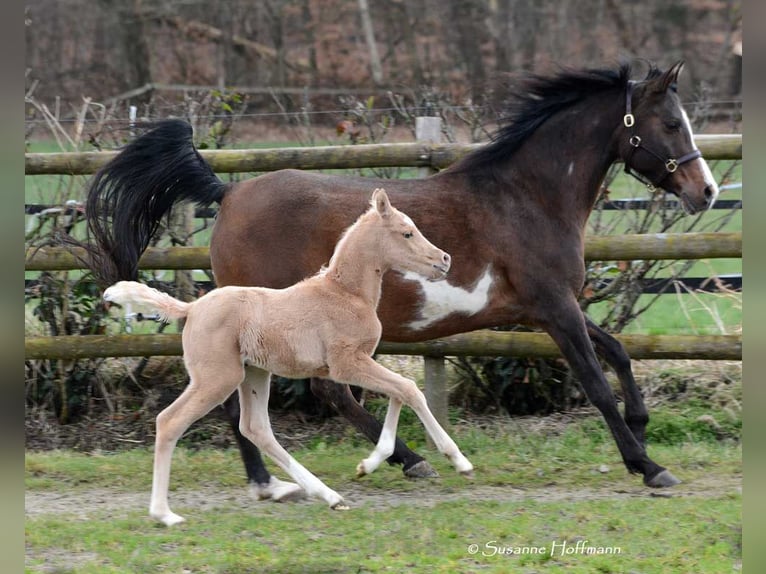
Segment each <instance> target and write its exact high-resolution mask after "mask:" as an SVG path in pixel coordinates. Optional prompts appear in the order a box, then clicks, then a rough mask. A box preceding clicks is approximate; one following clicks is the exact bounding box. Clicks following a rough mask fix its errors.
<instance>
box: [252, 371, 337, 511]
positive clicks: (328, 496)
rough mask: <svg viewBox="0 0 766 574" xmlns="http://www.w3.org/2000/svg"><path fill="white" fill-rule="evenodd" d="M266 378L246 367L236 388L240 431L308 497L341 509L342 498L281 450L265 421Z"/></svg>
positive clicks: (267, 378) (266, 409) (267, 388)
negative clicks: (242, 379) (240, 382)
mask: <svg viewBox="0 0 766 574" xmlns="http://www.w3.org/2000/svg"><path fill="white" fill-rule="evenodd" d="M269 379H270V374H269V373H268V372H267V371H263V370H261V369H258V368H255V367H247V368H246V373H245V380H244V381H243V382H242V384H241V385H240V386H239V406H240V410H241V413H240V430H241V431H242V434H243V435H245V436H246V437H247V438H249V439H250V440H252V441H253V443H254V444H255V445H256V446H257V447H258V448H260V449H261V450H262V451H263V452H265V453H266V454H267V455H269V456H270V457H271V458H272V459H273V460H274V462H276V463H277V465H279V467H280V468H281V469H282V470H284V471H285V472H286V473H287V474H289V475H290V476H291V477H292V478H293V480H295V482H297V483H298V484H299V485H300V486H301V487H303V489H304V490H305V491H306V494H308V495H309V496H317V497H319V498H322V499H324V500H325V502H327V504H329V505H330V508H333V509H345V508H346V506H345V505H344V503H343V498H342V497H341V496H340V495H339V494H338V493H337V492H335V491H334V490H331V489H330V488H328V487H327V486H326V485H325V484H324V483H323V482H322V481H321V480H319V479H318V478H317V477H316V476H314V475H313V474H311V472H309V471H308V470H307V469H306V468H305V467H304V466H303V465H301V464H300V463H299V462H298V461H297V460H295V459H294V458H293V457H292V456H290V454H289V453H288V452H287V451H286V450H285V449H284V448H282V446H281V445H280V444H279V443H278V442H277V439H276V438H275V437H274V433H273V432H272V430H271V423H270V422H269V411H268V408H269V392H270V389H269Z"/></svg>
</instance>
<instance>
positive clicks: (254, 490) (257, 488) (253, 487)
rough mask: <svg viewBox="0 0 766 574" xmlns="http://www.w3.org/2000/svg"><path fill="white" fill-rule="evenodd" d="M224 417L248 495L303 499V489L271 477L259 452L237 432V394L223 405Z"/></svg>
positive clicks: (238, 410)
mask: <svg viewBox="0 0 766 574" xmlns="http://www.w3.org/2000/svg"><path fill="white" fill-rule="evenodd" d="M223 406H224V409H225V411H226V416H227V417H228V418H229V425H230V426H231V430H232V432H234V437H235V438H236V439H237V445H238V446H239V454H240V456H241V457H242V462H243V463H244V465H245V472H246V473H247V479H248V483H249V486H250V495H251V496H252V497H253V498H256V499H258V500H265V499H268V498H270V499H271V500H274V501H275V502H285V501H288V500H298V499H300V498H304V497H305V496H306V493H305V492H303V489H302V488H301V487H300V486H298V485H297V484H295V483H293V482H285V481H284V480H279V479H278V478H277V477H276V476H272V475H271V474H270V473H269V471H268V470H266V465H265V464H264V463H263V458H262V457H261V452H260V451H259V450H258V447H256V446H255V445H254V444H253V443H252V442H251V441H250V440H249V439H248V438H246V437H245V436H244V435H243V434H242V432H240V430H239V418H240V409H239V393H232V395H231V396H230V397H229V398H228V399H226V402H225V403H224V405H223Z"/></svg>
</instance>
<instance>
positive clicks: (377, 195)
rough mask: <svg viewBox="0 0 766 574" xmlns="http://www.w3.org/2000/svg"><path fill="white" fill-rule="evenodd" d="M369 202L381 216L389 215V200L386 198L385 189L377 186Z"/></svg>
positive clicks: (390, 208)
mask: <svg viewBox="0 0 766 574" xmlns="http://www.w3.org/2000/svg"><path fill="white" fill-rule="evenodd" d="M371 203H372V204H373V205H374V206H375V211H377V212H378V214H380V216H381V217H388V216H389V215H391V210H392V207H391V202H390V201H389V200H388V195H386V190H385V189H383V188H382V187H379V188H377V189H376V190H375V191H373V192H372V201H371Z"/></svg>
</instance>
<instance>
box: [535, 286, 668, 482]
mask: <svg viewBox="0 0 766 574" xmlns="http://www.w3.org/2000/svg"><path fill="white" fill-rule="evenodd" d="M548 311H549V315H548V316H549V318H550V321H549V323H548V324H547V325H544V328H545V329H546V331H548V333H549V334H550V336H551V337H552V338H553V340H554V341H555V342H556V344H557V345H558V346H559V348H560V349H561V352H562V353H563V355H564V358H565V359H566V360H567V362H568V363H569V366H570V367H571V369H572V370H573V371H574V373H575V375H576V376H577V377H578V378H579V380H580V383H581V384H582V386H583V389H584V390H585V394H586V395H587V397H588V400H590V402H591V403H592V404H593V405H594V406H595V407H596V408H597V409H598V410H599V411H600V412H601V414H602V415H603V417H604V420H605V421H606V423H607V425H608V426H609V430H610V431H611V433H612V436H613V437H614V439H615V442H616V443H617V448H618V449H619V450H620V454H621V455H622V460H623V462H624V463H625V466H626V467H627V469H628V470H629V471H630V472H636V473H641V474H642V475H643V476H644V483H645V484H646V485H647V486H652V487H665V486H673V485H675V484H678V483H679V482H680V481H679V480H678V479H677V478H676V477H675V476H673V475H672V474H671V473H670V472H669V471H668V470H666V469H665V468H663V467H662V466H660V465H658V464H657V463H655V462H654V461H652V460H651V459H650V458H649V456H648V455H647V454H646V450H645V449H644V447H643V445H642V444H640V443H639V442H638V440H636V437H635V436H634V434H633V432H632V431H631V429H629V428H628V425H627V424H626V423H625V421H624V420H623V418H622V416H621V415H620V411H619V409H618V408H617V400H616V399H615V396H614V393H613V392H612V389H611V387H610V386H609V383H608V382H607V380H606V377H604V373H603V371H602V370H601V367H600V365H599V363H598V359H597V357H596V353H595V351H594V349H593V345H592V344H591V341H590V339H589V337H588V331H587V328H586V323H585V317H584V315H583V313H582V311H581V310H580V308H579V307H578V305H577V302H576V301H575V300H574V298H572V300H571V301H567V302H564V303H562V304H561V305H559V306H557V307H556V308H550V309H548Z"/></svg>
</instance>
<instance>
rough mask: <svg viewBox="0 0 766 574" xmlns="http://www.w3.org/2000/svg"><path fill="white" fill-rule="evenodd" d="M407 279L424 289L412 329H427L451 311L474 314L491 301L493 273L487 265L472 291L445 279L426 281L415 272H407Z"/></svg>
mask: <svg viewBox="0 0 766 574" xmlns="http://www.w3.org/2000/svg"><path fill="white" fill-rule="evenodd" d="M404 279H406V280H407V281H416V282H417V283H418V284H419V285H420V288H421V290H422V291H423V305H422V306H421V308H420V319H417V320H415V321H412V322H411V323H410V324H409V325H408V327H409V328H410V329H413V330H419V329H425V328H426V327H428V326H429V325H431V324H433V323H436V322H437V321H439V320H441V319H444V318H445V317H447V316H448V315H451V314H452V313H465V314H466V315H475V314H476V313H478V312H479V311H481V310H482V309H484V307H486V306H487V302H488V301H489V290H490V289H491V288H492V282H493V278H492V272H491V268H490V267H487V268H486V269H485V270H484V273H483V274H482V275H481V277H480V278H479V280H478V281H477V282H476V285H475V286H474V287H473V288H472V289H471V290H470V291H469V290H467V289H464V288H462V287H456V286H455V285H450V284H449V282H448V280H445V281H427V280H426V279H424V278H423V277H421V276H420V275H417V274H416V273H412V272H407V273H405V274H404Z"/></svg>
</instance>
